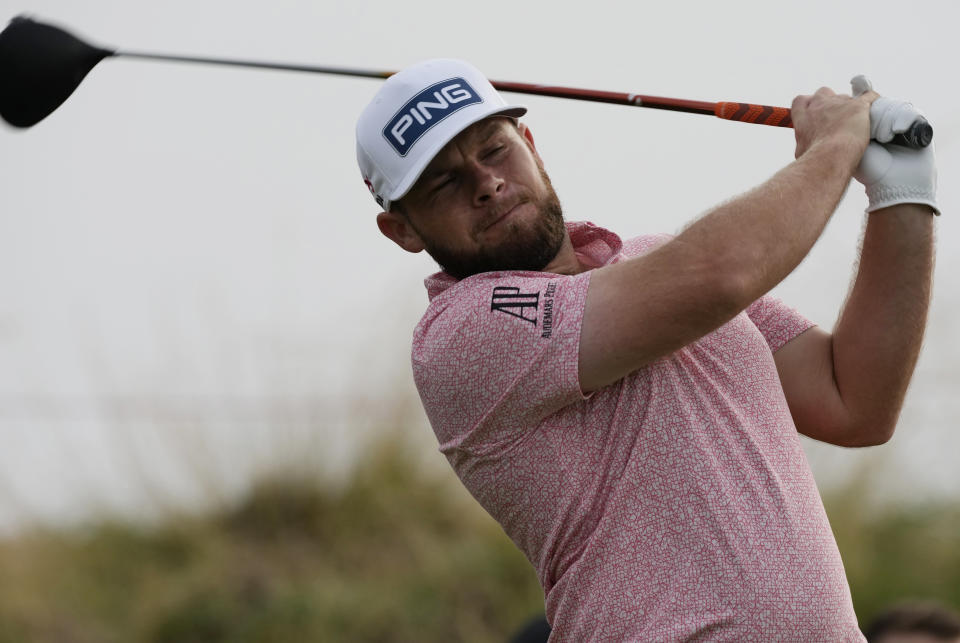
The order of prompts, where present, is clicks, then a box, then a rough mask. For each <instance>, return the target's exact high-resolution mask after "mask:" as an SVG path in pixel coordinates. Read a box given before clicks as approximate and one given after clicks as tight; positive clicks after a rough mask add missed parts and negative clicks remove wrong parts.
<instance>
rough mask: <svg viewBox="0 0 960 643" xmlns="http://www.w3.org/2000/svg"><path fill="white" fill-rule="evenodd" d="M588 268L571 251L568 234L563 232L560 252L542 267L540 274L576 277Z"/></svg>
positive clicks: (571, 243)
mask: <svg viewBox="0 0 960 643" xmlns="http://www.w3.org/2000/svg"><path fill="white" fill-rule="evenodd" d="M589 268H590V267H589V266H587V265H585V264H583V263H582V262H581V261H580V257H578V256H577V253H576V251H575V250H574V249H573V242H572V241H570V233H568V232H564V234H563V245H561V246H560V251H559V252H558V253H557V256H556V257H554V258H553V259H552V260H551V261H550V263H548V264H547V265H546V266H544V268H543V270H542V271H541V272H552V273H554V274H558V275H576V274H579V273H581V272H584V271H585V270H589Z"/></svg>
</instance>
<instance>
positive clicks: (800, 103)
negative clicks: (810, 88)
mask: <svg viewBox="0 0 960 643" xmlns="http://www.w3.org/2000/svg"><path fill="white" fill-rule="evenodd" d="M812 98H813V96H810V95H808V94H800V95H799V96H797V97H796V98H794V99H793V102H792V103H790V111H791V112H792V111H793V110H804V109H806V108H807V106H808V105H809V104H810V100H811V99H812Z"/></svg>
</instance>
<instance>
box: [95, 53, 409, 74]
mask: <svg viewBox="0 0 960 643" xmlns="http://www.w3.org/2000/svg"><path fill="white" fill-rule="evenodd" d="M112 55H114V56H123V57H125V58H145V59H149V60H165V61H170V62H187V63H202V64H208V65H229V66H231V67H253V68H256V69H279V70H283V71H302V72H307V73H311V74H336V75H338V76H360V77H363V78H380V79H384V78H388V77H390V76H392V75H393V74H394V72H392V71H370V70H369V69H353V68H350V67H323V66H318V65H293V64H289V63H269V62H261V61H257V60H234V59H227V58H204V57H197V56H175V55H171V54H155V53H146V52H142V51H114V52H112Z"/></svg>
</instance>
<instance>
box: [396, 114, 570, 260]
mask: <svg viewBox="0 0 960 643" xmlns="http://www.w3.org/2000/svg"><path fill="white" fill-rule="evenodd" d="M397 210H398V211H399V213H400V216H402V217H403V218H404V219H405V220H406V222H407V223H408V224H409V225H410V227H411V228H412V231H413V233H414V234H415V236H416V237H417V238H418V240H419V241H420V242H422V247H423V248H425V249H426V250H427V252H428V253H429V254H430V256H432V257H433V258H434V259H435V260H436V261H437V263H439V264H440V267H441V268H442V269H443V270H444V271H445V272H447V273H449V274H450V275H452V276H454V277H456V278H458V279H463V278H464V277H468V276H470V275H474V274H477V273H480V272H489V271H492V270H534V271H538V270H542V269H543V268H544V267H545V266H546V265H547V264H548V263H550V261H551V260H552V259H553V258H554V257H555V256H556V255H557V252H558V251H559V250H560V247H561V245H562V244H563V240H564V237H565V234H566V230H565V228H564V225H563V214H562V212H561V209H560V201H559V200H558V199H557V195H556V193H555V192H554V190H553V186H552V185H551V184H550V179H549V178H548V177H547V175H546V172H544V170H543V166H542V164H541V162H540V159H539V157H538V156H537V154H536V151H535V150H534V147H533V139H532V137H531V136H530V135H529V133H528V131H527V130H526V128H525V127H524V126H523V125H518V124H517V123H516V122H514V121H513V120H511V119H508V118H503V117H497V118H490V119H486V120H483V121H480V122H479V123H475V124H474V125H472V126H471V127H469V128H467V129H466V130H464V131H463V132H462V133H461V134H460V135H458V136H457V137H456V138H455V139H453V140H452V141H451V142H450V143H448V144H447V146H446V147H444V148H443V150H442V151H441V152H440V153H439V154H438V155H437V156H436V157H435V158H434V159H433V161H431V163H430V165H428V166H427V169H426V170H425V171H424V173H423V175H422V176H421V177H420V179H419V180H418V181H417V183H416V185H415V186H414V187H413V189H412V190H411V191H410V192H409V193H408V194H407V195H406V196H404V198H403V199H402V201H401V202H400V204H399V208H397ZM408 249H409V248H408Z"/></svg>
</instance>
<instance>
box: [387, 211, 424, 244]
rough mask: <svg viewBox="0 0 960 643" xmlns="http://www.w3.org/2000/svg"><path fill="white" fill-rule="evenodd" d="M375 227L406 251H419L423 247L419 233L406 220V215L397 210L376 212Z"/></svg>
mask: <svg viewBox="0 0 960 643" xmlns="http://www.w3.org/2000/svg"><path fill="white" fill-rule="evenodd" d="M377 227H378V228H380V232H381V233H383V236H385V237H386V238H387V239H390V241H393V242H394V243H395V244H397V245H398V246H400V247H401V248H403V249H404V250H406V251H407V252H420V251H421V250H423V249H424V247H425V246H424V245H423V241H422V240H421V239H420V235H418V234H417V231H416V230H414V229H413V226H412V225H410V222H409V221H407V217H405V216H403V215H402V214H400V213H398V212H381V213H380V214H378V215H377Z"/></svg>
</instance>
